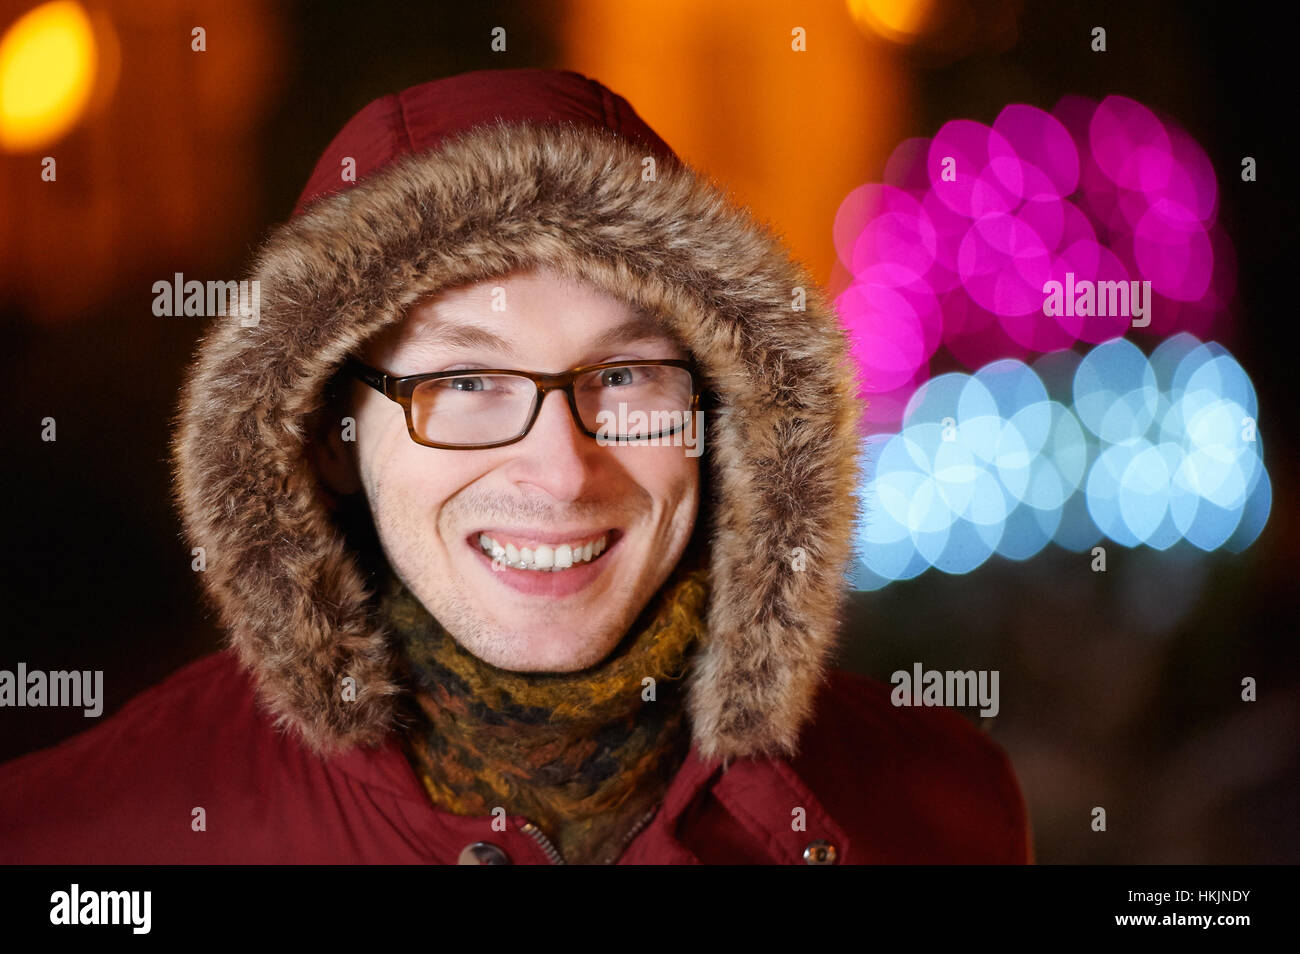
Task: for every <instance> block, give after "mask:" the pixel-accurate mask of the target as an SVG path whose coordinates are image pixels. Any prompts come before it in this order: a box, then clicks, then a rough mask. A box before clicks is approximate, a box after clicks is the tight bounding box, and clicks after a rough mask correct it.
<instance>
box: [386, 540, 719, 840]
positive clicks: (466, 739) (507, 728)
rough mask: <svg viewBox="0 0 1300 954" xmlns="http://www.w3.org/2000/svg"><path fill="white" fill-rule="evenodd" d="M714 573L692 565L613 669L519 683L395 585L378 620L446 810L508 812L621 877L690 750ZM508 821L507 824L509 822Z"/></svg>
mask: <svg viewBox="0 0 1300 954" xmlns="http://www.w3.org/2000/svg"><path fill="white" fill-rule="evenodd" d="M707 581H708V576H707V571H706V570H705V569H704V568H703V567H702V565H701V564H699V563H698V561H690V562H688V561H683V563H682V564H680V565H679V566H678V568H677V569H676V570H675V571H674V573H673V574H672V575H671V576H670V577H669V579H668V581H667V582H666V583H665V584H664V586H663V587H662V588H661V589H660V591H659V593H658V594H657V596H656V597H655V598H654V599H653V600H652V601H651V603H650V605H649V606H647V607H646V609H645V610H644V611H643V612H642V614H641V617H640V619H639V620H638V621H637V624H636V626H634V627H633V629H632V630H631V631H630V632H629V635H628V636H627V637H626V638H625V639H624V640H623V642H622V643H621V644H620V645H619V647H618V648H616V649H615V650H614V652H613V653H612V654H611V655H610V656H609V657H607V658H606V659H605V660H604V661H603V662H601V663H598V664H597V665H596V666H594V667H591V668H589V669H586V670H583V671H581V672H577V673H562V674H557V673H520V672H508V671H506V670H502V669H498V668H496V667H494V666H492V665H489V664H488V663H485V662H483V661H482V660H480V659H479V658H478V657H476V656H474V655H472V654H471V653H469V652H468V651H466V650H465V649H463V648H462V647H461V646H460V645H459V644H458V643H457V642H456V641H455V640H454V639H453V638H452V637H451V636H450V634H448V633H447V631H446V630H445V629H444V628H443V627H442V625H441V624H440V623H439V622H438V621H437V620H436V619H434V617H433V616H432V615H431V614H430V613H429V612H428V611H427V610H426V609H425V608H424V606H423V604H421V603H420V602H419V600H418V599H416V597H415V596H414V595H413V594H412V593H411V592H410V591H409V590H408V589H407V588H406V587H405V586H404V585H403V584H402V582H401V581H400V580H399V579H398V578H397V577H396V575H394V574H392V573H391V571H390V572H389V574H388V576H387V579H386V581H385V583H384V586H383V587H382V589H381V600H380V612H381V614H382V617H383V619H384V620H385V622H386V624H387V625H388V627H389V629H390V631H391V632H392V633H393V634H394V635H395V637H396V638H397V640H398V644H399V645H400V647H401V648H402V649H403V650H404V654H405V659H406V663H407V665H408V667H409V672H408V678H409V682H410V684H411V686H412V690H413V692H412V701H413V702H414V704H415V705H414V706H412V712H411V716H412V723H413V725H412V728H411V729H410V730H409V731H407V732H406V733H405V735H404V740H405V743H406V748H407V754H408V757H409V758H410V760H411V763H412V765H413V766H414V767H415V770H416V773H417V774H418V775H419V776H420V779H421V781H422V782H423V783H424V787H425V789H426V790H427V791H428V793H429V797H430V798H431V799H432V800H433V802H434V804H435V805H438V806H439V807H441V808H443V809H444V810H446V811H450V812H452V813H454V814H458V815H490V814H492V813H493V809H496V808H504V809H505V812H506V814H507V815H523V816H525V817H526V818H528V819H529V820H530V821H532V822H533V823H534V824H536V825H538V826H539V827H540V828H541V829H542V831H543V832H544V833H545V835H546V836H547V837H548V838H549V839H550V840H551V841H552V842H553V843H554V844H555V846H556V847H557V848H558V850H559V853H560V855H561V856H562V858H563V860H564V861H565V862H568V863H574V864H612V863H613V862H614V861H616V860H617V859H618V857H619V856H620V855H621V854H622V852H623V849H624V848H625V847H626V846H627V844H628V843H630V840H631V838H632V837H633V836H634V835H635V834H636V833H637V831H639V830H640V828H641V827H642V826H643V825H644V824H645V823H646V822H647V821H648V819H649V818H650V817H651V816H652V815H653V813H654V811H655V809H656V808H657V806H658V805H659V803H660V802H661V801H662V799H663V795H664V792H665V791H666V790H667V788H668V785H669V783H670V782H671V781H672V778H673V776H674V775H675V774H676V771H677V769H678V768H679V767H680V765H681V763H682V761H683V760H684V759H685V757H686V754H687V753H688V751H689V749H690V731H689V726H688V724H687V720H686V717H685V710H684V706H683V691H682V690H683V677H684V676H685V673H686V669H687V666H688V664H689V661H690V658H691V656H692V653H693V650H694V649H695V648H696V647H697V646H698V645H699V644H700V642H701V640H702V637H703V635H704V632H705V623H704V611H705V605H706V602H707V599H708V582H707ZM498 814H499V813H498Z"/></svg>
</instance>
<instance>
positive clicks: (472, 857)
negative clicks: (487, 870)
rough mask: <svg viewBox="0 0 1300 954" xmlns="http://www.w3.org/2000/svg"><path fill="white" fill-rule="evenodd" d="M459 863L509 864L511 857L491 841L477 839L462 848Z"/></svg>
mask: <svg viewBox="0 0 1300 954" xmlns="http://www.w3.org/2000/svg"><path fill="white" fill-rule="evenodd" d="M456 863H457V864H459V865H508V864H510V857H509V856H508V855H507V854H506V853H505V852H504V851H502V850H501V849H500V848H498V847H497V846H496V845H494V844H492V843H491V842H490V841H476V842H474V844H472V845H466V846H465V847H464V848H463V849H461V853H460V858H459V860H457V862H456Z"/></svg>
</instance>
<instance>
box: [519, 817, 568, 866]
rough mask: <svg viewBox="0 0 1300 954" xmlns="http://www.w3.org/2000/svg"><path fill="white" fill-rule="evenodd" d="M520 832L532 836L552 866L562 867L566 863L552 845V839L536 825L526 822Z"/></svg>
mask: <svg viewBox="0 0 1300 954" xmlns="http://www.w3.org/2000/svg"><path fill="white" fill-rule="evenodd" d="M519 830H520V831H525V832H527V833H528V834H530V835H532V837H533V841H535V842H537V844H538V846H539V847H540V848H541V849H542V851H543V852H544V853H545V854H546V858H547V860H548V861H550V863H551V864H553V865H562V864H564V863H565V861H564V857H563V856H562V855H561V854H560V852H559V851H558V850H556V847H555V845H553V844H552V843H551V839H549V838H547V837H546V833H545V832H544V831H542V830H541V829H540V828H538V827H537V826H536V825H534V824H533V823H532V822H530V821H525V822H524V823H523V824H522V825H520V826H519Z"/></svg>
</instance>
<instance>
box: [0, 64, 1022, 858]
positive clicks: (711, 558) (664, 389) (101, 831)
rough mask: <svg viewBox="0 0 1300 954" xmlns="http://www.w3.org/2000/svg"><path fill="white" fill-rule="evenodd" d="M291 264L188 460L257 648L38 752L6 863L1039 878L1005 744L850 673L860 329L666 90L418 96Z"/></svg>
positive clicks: (186, 407) (198, 413)
mask: <svg viewBox="0 0 1300 954" xmlns="http://www.w3.org/2000/svg"><path fill="white" fill-rule="evenodd" d="M353 171H355V176H353V175H352V174H351V173H352V172H353ZM354 179H355V181H354ZM254 277H255V278H256V279H257V280H258V281H259V282H260V302H261V304H260V312H259V314H258V315H257V316H256V317H255V319H254V320H249V319H248V318H247V316H244V317H243V318H242V319H228V320H227V319H219V320H218V321H217V323H216V325H215V327H214V328H213V329H212V330H211V332H210V333H209V334H208V335H207V337H206V338H205V339H204V341H203V342H202V344H201V346H200V350H199V355H198V358H197V361H196V363H195V366H194V368H193V370H192V372H191V374H190V377H189V379H188V381H187V385H186V389H185V393H184V397H183V401H182V406H181V411H180V415H179V420H178V427H177V436H176V441H175V463H176V474H177V499H178V502H179V504H180V507H181V510H182V514H183V517H184V522H185V527H186V530H187V533H188V536H189V539H190V541H191V543H192V545H193V547H194V549H195V553H196V561H199V563H200V564H201V565H202V567H203V571H202V582H203V584H204V586H205V588H206V590H207V592H208V594H209V595H210V597H211V599H212V601H213V603H214V604H215V606H216V607H217V608H218V610H219V611H220V614H221V618H222V621H223V623H224V625H225V627H226V628H227V630H228V631H229V634H230V643H231V650H232V651H230V652H223V653H218V654H215V655H213V656H210V657H208V658H206V659H203V660H200V661H199V662H197V663H195V664H193V665H191V666H190V667H188V668H187V669H185V670H183V671H182V672H181V673H179V674H177V675H175V676H173V677H172V678H171V679H170V680H168V681H167V682H165V683H164V684H163V685H161V686H159V687H156V688H154V689H152V690H150V691H148V692H146V693H144V694H143V695H141V696H140V697H138V698H137V699H135V700H133V701H132V702H131V703H130V704H128V705H127V706H126V707H125V708H124V709H123V710H122V711H121V712H120V713H118V714H116V715H115V716H114V717H113V718H111V719H109V720H108V721H107V722H106V723H105V724H104V725H102V726H100V727H98V728H96V729H94V730H92V731H90V732H88V733H85V734H83V735H81V736H78V737H76V738H74V739H71V740H69V741H67V742H65V743H63V744H62V745H60V746H57V747H55V748H54V749H51V750H48V751H45V752H39V753H35V754H33V755H30V756H27V757H25V758H22V759H18V760H16V761H15V762H12V763H10V764H9V765H8V766H6V767H4V768H3V769H0V860H7V861H19V862H30V861H41V862H141V861H143V862H232V861H234V862H238V861H247V862H425V863H428V862H433V863H456V862H459V863H466V864H504V863H516V864H523V863H563V862H567V863H597V864H609V863H620V864H637V863H760V864H771V863H780V864H827V863H872V862H917V861H956V862H1023V861H1027V860H1029V857H1030V843H1029V832H1028V825H1027V821H1026V817H1025V811H1024V804H1023V800H1022V798H1021V796H1020V792H1019V789H1018V787H1017V785H1016V781H1015V777H1014V774H1013V773H1012V771H1011V769H1010V765H1009V763H1008V761H1007V759H1006V756H1005V755H1004V754H1003V753H1002V752H1001V750H1000V749H998V748H997V747H996V746H995V745H994V744H993V743H992V742H991V741H989V740H988V739H987V738H986V737H985V736H983V735H982V734H980V733H979V732H978V731H977V730H975V729H974V728H973V727H972V726H971V725H969V724H968V723H967V722H966V721H965V720H964V719H962V718H961V717H960V716H958V715H956V714H955V713H952V712H948V711H942V710H929V709H896V708H894V707H892V706H891V705H890V702H889V690H888V688H887V687H885V686H883V685H881V684H879V683H876V682H873V681H871V680H867V679H865V678H862V677H858V676H852V675H849V674H846V673H841V672H835V671H833V670H831V669H830V668H829V666H830V659H831V655H832V653H833V650H834V643H835V640H836V638H837V632H838V629H839V627H840V625H841V609H842V606H843V600H844V596H845V593H844V573H845V569H846V566H847V561H848V560H849V559H850V536H851V528H852V523H853V520H854V517H855V507H856V502H855V499H854V493H855V487H856V483H857V479H858V473H857V467H856V461H857V459H858V434H857V419H858V415H859V408H858V407H857V406H856V404H855V400H854V395H855V380H854V375H853V372H852V369H851V367H850V364H849V361H848V358H847V353H848V350H847V345H846V342H845V340H844V337H843V333H842V331H841V329H840V327H839V325H838V323H837V321H836V319H835V316H834V314H833V312H832V310H831V309H830V307H829V306H828V304H827V303H826V302H825V300H824V299H823V298H822V297H820V295H819V294H818V292H817V291H816V289H815V287H814V285H813V283H812V281H811V280H810V278H809V277H808V276H807V274H806V273H805V272H804V271H803V270H802V269H801V268H800V267H799V266H798V265H797V264H795V263H794V262H792V261H791V260H790V258H789V257H788V255H787V253H786V252H785V250H784V249H783V248H782V246H781V245H780V243H779V241H778V240H777V239H776V238H775V237H774V236H773V235H772V234H771V233H769V232H768V231H767V230H766V229H764V228H763V227H762V226H760V225H758V224H756V223H755V222H754V221H753V219H752V218H750V217H749V216H748V215H747V214H746V213H745V212H744V211H743V210H740V209H737V208H735V207H734V206H732V205H731V204H730V203H729V202H728V201H727V200H726V198H725V197H724V196H723V195H721V194H720V193H719V192H718V191H717V189H716V188H715V187H714V186H713V185H712V184H711V183H710V182H708V181H707V180H705V179H704V178H702V177H701V176H699V175H698V174H696V173H694V172H693V171H692V170H691V169H690V168H689V167H687V166H686V165H685V164H683V163H681V162H680V161H679V160H678V159H677V157H676V156H675V155H674V154H673V153H672V151H671V150H670V149H669V147H668V146H667V145H666V144H665V143H664V142H663V140H661V139H660V138H659V137H658V136H657V135H656V134H655V133H654V132H653V131H652V130H651V129H650V128H649V127H648V126H646V125H645V123H644V122H642V121H641V120H640V118H639V117H638V116H637V115H636V113H635V112H634V111H633V110H632V108H631V106H630V105H629V104H628V103H627V102H626V101H625V100H623V99H622V98H621V97H619V96H617V95H615V94H614V93H612V92H611V91H609V90H608V89H606V88H604V87H603V86H601V85H600V84H598V83H595V82H593V81H592V80H589V79H587V78H585V77H582V76H580V75H578V74H576V73H571V72H560V71H542V70H506V71H486V72H480V73H470V74H465V75H461V76H455V77H451V78H448V79H444V80H439V81H436V82H433V83H429V84H425V85H423V86H419V87H415V88H413V89H410V90H407V91H405V92H403V93H401V94H398V95H396V96H388V97H385V98H383V99H381V100H378V101H376V102H375V103H372V104H371V105H370V106H368V107H366V108H365V109H364V110H362V112H361V113H359V114H358V115H357V116H356V117H354V118H353V119H352V120H351V121H350V122H349V123H348V124H347V125H346V126H345V127H344V129H343V131H342V132H341V133H340V134H339V136H338V137H337V138H336V139H335V140H334V142H333V143H331V145H330V146H329V147H328V148H327V150H326V152H325V155H324V156H323V157H322V159H321V160H320V163H319V164H318V166H317V168H316V171H315V173H314V174H313V175H312V177H311V179H310V181H309V183H308V186H307V188H306V190H305V191H304V193H303V196H302V198H301V199H300V201H299V203H298V208H297V209H296V210H295V215H294V217H293V218H292V219H291V220H290V221H289V222H288V223H287V224H285V225H284V226H282V227H281V228H280V229H278V230H277V231H276V232H275V234H274V235H273V236H272V237H271V238H270V240H269V241H268V243H267V244H266V246H265V248H264V249H263V251H262V254H261V256H260V258H259V260H258V263H257V265H256V269H255V273H254ZM801 298H805V299H806V307H804V308H803V309H796V308H794V307H793V306H792V303H793V302H795V301H797V300H799V299H801ZM701 420H702V421H703V426H702V427H701V426H700V424H699V422H700V421H701Z"/></svg>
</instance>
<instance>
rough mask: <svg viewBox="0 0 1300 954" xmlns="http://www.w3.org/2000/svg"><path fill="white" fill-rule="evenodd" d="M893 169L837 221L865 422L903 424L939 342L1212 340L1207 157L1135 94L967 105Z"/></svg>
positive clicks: (998, 348)
mask: <svg viewBox="0 0 1300 954" xmlns="http://www.w3.org/2000/svg"><path fill="white" fill-rule="evenodd" d="M884 179H885V181H884V182H882V183H869V184H866V185H863V186H860V187H859V188H857V189H855V190H853V191H852V192H851V193H849V195H848V196H846V197H845V199H844V201H843V202H842V204H841V206H840V209H839V213H838V214H837V216H836V219H835V227H834V244H835V249H836V253H837V255H838V256H839V259H840V261H841V263H842V264H843V266H844V267H845V269H846V270H847V271H848V273H849V274H850V275H851V276H852V279H851V282H850V283H849V284H848V286H847V287H846V288H845V289H844V290H843V291H842V292H841V293H840V295H839V297H838V298H837V300H836V304H837V307H838V309H839V311H840V314H841V317H842V319H843V321H844V323H845V325H846V327H847V329H848V331H849V333H850V336H851V338H852V340H853V342H854V354H855V356H856V358H857V360H858V362H859V364H860V365H861V368H862V375H861V380H862V382H863V392H862V397H863V399H864V400H865V401H866V402H867V408H866V411H865V413H864V416H863V422H862V428H863V432H864V433H867V432H870V431H871V430H876V429H880V428H883V427H888V428H892V427H897V426H898V425H899V422H900V420H901V417H902V413H903V410H904V408H905V407H906V403H907V396H908V395H910V394H911V392H912V391H913V390H915V388H916V387H917V386H919V385H920V384H921V382H924V381H925V380H926V379H927V378H928V377H929V376H930V363H931V360H932V359H933V358H934V357H935V356H936V353H937V352H938V351H939V350H940V349H944V350H945V351H946V353H947V354H948V355H951V356H952V357H953V358H955V359H956V360H957V361H958V362H959V363H960V364H962V365H963V366H965V367H967V368H971V369H974V368H978V367H982V366H984V365H985V364H987V363H989V362H991V361H994V360H996V359H998V358H1008V357H1017V358H1020V359H1022V360H1027V359H1029V358H1031V357H1032V356H1033V355H1035V354H1040V355H1041V354H1046V353H1049V352H1054V351H1059V350H1062V349H1067V348H1070V347H1071V346H1073V345H1075V344H1083V345H1095V344H1100V343H1102V342H1107V341H1110V340H1111V339H1114V338H1117V337H1119V336H1122V335H1125V334H1133V335H1137V336H1139V337H1149V338H1151V339H1155V340H1158V339H1159V338H1161V337H1167V336H1168V335H1171V334H1174V333H1176V332H1179V331H1185V332H1189V333H1191V334H1194V335H1197V336H1198V337H1200V338H1202V339H1205V338H1210V337H1213V332H1214V329H1215V325H1216V322H1218V321H1222V320H1223V318H1224V313H1225V311H1226V306H1227V303H1228V301H1229V300H1230V299H1231V297H1232V295H1233V293H1234V292H1235V288H1236V274H1235V273H1236V257H1235V253H1234V251H1233V248H1232V244H1231V242H1230V241H1229V240H1228V238H1227V236H1226V234H1224V232H1223V230H1222V229H1221V228H1220V227H1219V225H1218V221H1217V220H1218V184H1217V182H1216V179H1215V175H1214V170H1213V167H1212V166H1211V164H1210V161H1209V158H1208V157H1207V156H1206V154H1205V151H1204V150H1203V149H1202V148H1201V147H1200V145H1199V144H1197V142H1196V141H1195V140H1194V139H1193V138H1192V137H1191V136H1190V135H1188V134H1187V133H1186V132H1185V131H1184V130H1183V129H1182V128H1181V127H1180V126H1179V125H1178V124H1177V123H1176V122H1174V121H1173V120H1172V119H1166V118H1161V117H1158V116H1157V115H1156V114H1155V113H1154V112H1152V111H1151V110H1150V109H1148V108H1147V107H1146V106H1144V105H1142V104H1141V103H1138V102H1137V101H1135V100H1132V99H1129V98H1127V97H1123V96H1108V97H1107V98H1106V99H1104V100H1102V101H1101V102H1095V101H1092V100H1087V99H1084V98H1082V97H1078V96H1067V97H1065V98H1063V99H1062V100H1061V101H1060V102H1059V103H1058V104H1057V105H1056V107H1055V108H1054V109H1053V110H1052V111H1051V112H1047V111H1045V110H1042V109H1039V108H1037V107H1034V106H1030V105H1025V104H1020V103H1016V104H1011V105H1009V106H1007V107H1006V108H1005V109H1003V110H1002V112H1001V113H1000V114H999V115H998V117H997V118H996V119H995V120H994V122H993V124H992V125H991V126H988V125H984V124H983V123H978V122H974V121H972V120H968V119H955V120H952V121H950V122H947V123H945V124H944V125H943V126H942V127H940V129H939V130H938V131H937V132H936V133H935V135H934V136H933V137H931V138H928V139H925V138H913V139H908V140H905V141H904V142H902V143H901V144H899V146H898V147H897V148H896V149H895V150H894V153H893V155H892V156H891V157H890V159H889V161H888V162H887V163H886V166H885V175H884ZM1053 288H1055V289H1056V291H1055V292H1053V291H1052V289H1053ZM1125 393H1126V394H1129V396H1130V398H1132V399H1133V400H1137V399H1138V398H1139V397H1140V396H1141V395H1140V394H1131V393H1130V392H1125ZM1143 393H1145V392H1143ZM1139 410H1140V409H1139V408H1136V407H1126V408H1121V409H1119V410H1117V411H1116V412H1115V413H1117V414H1123V413H1138V412H1139ZM1117 426H1118V425H1117ZM1143 466H1145V465H1143Z"/></svg>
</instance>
